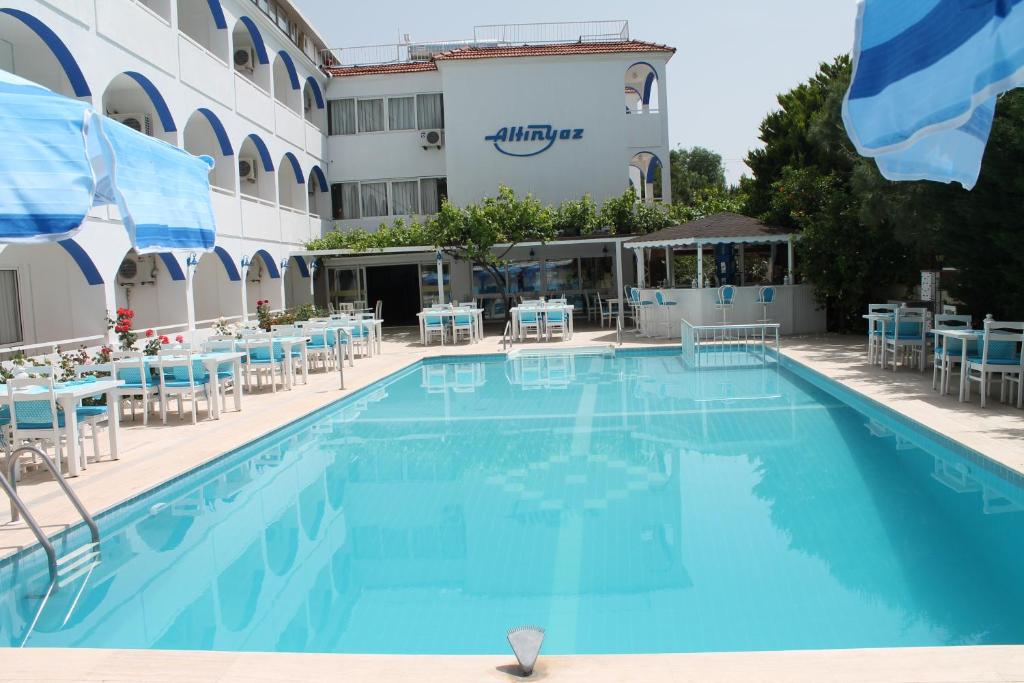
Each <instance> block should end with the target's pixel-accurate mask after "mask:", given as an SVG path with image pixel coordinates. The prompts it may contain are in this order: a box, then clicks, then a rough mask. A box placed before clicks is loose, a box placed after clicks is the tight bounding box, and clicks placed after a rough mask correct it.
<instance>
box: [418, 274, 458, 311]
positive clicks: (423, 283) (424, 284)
mask: <svg viewBox="0 0 1024 683" xmlns="http://www.w3.org/2000/svg"><path fill="white" fill-rule="evenodd" d="M441 274H442V277H444V300H445V301H448V302H450V301H451V296H452V290H451V279H452V274H451V269H450V266H449V264H448V263H444V264H443V265H442V266H441ZM420 295H421V296H422V297H423V306H424V307H426V306H430V305H431V304H436V303H437V302H438V294H437V265H436V264H433V263H432V264H430V265H429V266H427V265H421V266H420Z"/></svg>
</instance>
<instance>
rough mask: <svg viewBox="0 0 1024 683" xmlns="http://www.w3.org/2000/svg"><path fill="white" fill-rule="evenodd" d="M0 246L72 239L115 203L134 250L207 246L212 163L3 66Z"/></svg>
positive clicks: (0, 77)
mask: <svg viewBox="0 0 1024 683" xmlns="http://www.w3.org/2000/svg"><path fill="white" fill-rule="evenodd" d="M0 140H3V141H4V143H3V147H2V153H0V243H8V244H12V243H34V242H54V241H59V240H63V239H66V238H68V237H71V236H72V235H74V234H75V233H76V232H77V231H78V230H79V229H80V228H81V226H82V222H83V221H84V220H85V217H86V214H87V213H88V212H89V209H90V208H91V207H93V206H101V205H104V204H116V205H117V207H118V209H119V211H120V214H121V218H122V220H123V222H124V225H125V228H126V229H127V230H128V235H129V238H130V239H131V242H132V246H133V247H134V248H135V250H136V251H137V252H139V253H148V252H166V251H176V250H188V251H209V250H211V249H213V244H214V238H215V236H216V227H215V224H214V218H213V209H212V207H211V205H210V182H209V172H210V168H211V167H212V165H213V160H212V159H210V158H209V157H195V156H192V155H191V154H189V153H187V152H185V151H184V150H182V149H179V148H177V147H175V146H173V145H170V144H167V143H166V142H163V141H162V140H158V139H156V138H152V137H149V136H146V135H143V134H141V133H138V132H136V131H134V130H132V129H131V128H128V127H127V126H124V125H122V124H121V123H118V122H116V121H114V120H112V119H110V118H107V117H106V116H102V115H100V114H98V113H96V112H95V111H93V110H92V109H91V108H90V107H89V105H88V104H87V103H85V102H81V101H79V100H73V99H70V98H67V97H64V96H62V95H58V94H56V93H54V92H52V91H50V90H47V89H46V88H43V87H42V86H39V85H37V84H35V83H32V82H31V81H27V80H25V79H23V78H20V77H18V76H15V75H13V74H10V73H7V72H6V71H2V70H0Z"/></svg>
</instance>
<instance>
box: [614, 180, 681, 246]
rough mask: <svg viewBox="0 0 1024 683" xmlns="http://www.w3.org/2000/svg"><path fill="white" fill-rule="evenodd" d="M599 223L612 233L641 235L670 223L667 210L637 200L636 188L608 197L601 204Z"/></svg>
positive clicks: (657, 205) (658, 205)
mask: <svg viewBox="0 0 1024 683" xmlns="http://www.w3.org/2000/svg"><path fill="white" fill-rule="evenodd" d="M599 220H600V223H601V225H604V226H606V227H607V228H608V231H609V233H610V234H613V235H634V234H635V235H643V234H645V233H649V232H654V231H655V230H661V229H662V228H665V227H668V226H669V225H672V220H671V219H670V218H669V213H668V210H667V209H665V208H662V206H661V205H660V204H645V203H643V202H639V201H637V196H636V190H635V189H633V188H632V187H629V188H627V189H626V191H625V192H623V193H622V194H621V195H619V196H618V197H609V198H608V199H606V200H605V201H604V204H602V205H601V212H600V215H599Z"/></svg>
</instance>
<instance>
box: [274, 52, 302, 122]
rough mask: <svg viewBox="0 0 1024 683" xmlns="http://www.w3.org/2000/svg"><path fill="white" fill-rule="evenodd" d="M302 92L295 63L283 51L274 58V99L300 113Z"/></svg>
mask: <svg viewBox="0 0 1024 683" xmlns="http://www.w3.org/2000/svg"><path fill="white" fill-rule="evenodd" d="M301 91H302V84H301V82H300V81H299V73H298V71H296V70H295V62H294V61H292V56H291V55H290V54H288V52H287V51H285V50H281V51H280V52H278V53H277V55H275V56H274V99H275V100H277V101H278V102H280V103H281V104H283V105H284V106H286V107H288V108H289V109H291V110H292V111H294V112H296V113H298V112H301V111H302V108H301V107H302V105H301V99H302V98H301Z"/></svg>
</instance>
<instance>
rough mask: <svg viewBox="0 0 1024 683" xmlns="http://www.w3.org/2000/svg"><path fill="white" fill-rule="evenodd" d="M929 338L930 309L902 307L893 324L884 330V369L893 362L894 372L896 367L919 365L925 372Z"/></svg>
mask: <svg viewBox="0 0 1024 683" xmlns="http://www.w3.org/2000/svg"><path fill="white" fill-rule="evenodd" d="M927 337H928V309H927V308H911V307H907V306H901V307H899V308H897V309H896V313H895V314H894V315H893V321H892V324H891V325H889V324H886V325H885V326H884V327H883V329H882V361H881V364H882V367H883V368H884V367H885V365H886V363H887V362H889V361H887V360H886V358H889V359H890V360H891V362H892V369H893V372H895V371H896V366H897V365H898V364H899V363H902V364H903V365H904V366H913V365H917V368H918V369H919V370H920V371H921V372H924V365H925V359H926V354H925V342H926V339H927Z"/></svg>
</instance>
